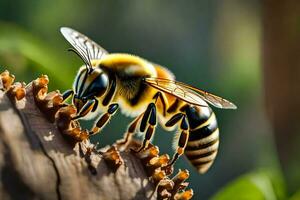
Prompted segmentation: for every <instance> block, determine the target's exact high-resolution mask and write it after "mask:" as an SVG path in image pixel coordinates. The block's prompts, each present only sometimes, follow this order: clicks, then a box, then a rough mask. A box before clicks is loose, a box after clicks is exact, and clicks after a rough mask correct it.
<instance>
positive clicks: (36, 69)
mask: <svg viewBox="0 0 300 200" xmlns="http://www.w3.org/2000/svg"><path fill="white" fill-rule="evenodd" d="M0 30H1V31H0V58H2V59H1V60H2V63H1V66H3V67H5V68H6V69H9V70H11V72H12V73H13V74H15V75H16V76H18V75H20V77H24V74H27V76H28V81H29V80H32V79H34V78H36V76H39V75H40V74H47V75H49V76H50V77H51V84H50V85H51V86H52V87H53V88H55V87H56V88H60V89H66V88H69V87H70V85H71V83H72V79H73V76H72V75H70V72H72V73H74V72H76V70H71V66H74V65H75V63H74V62H71V61H70V60H71V59H66V58H65V59H64V58H63V56H62V55H63V53H62V52H61V53H59V52H60V51H57V50H55V48H54V46H52V45H50V44H48V43H47V42H46V41H44V40H42V39H39V38H38V37H36V36H34V35H32V34H30V33H29V32H26V31H24V30H23V29H21V28H20V27H18V26H16V25H12V24H8V23H0ZM58 34H59V33H58ZM6 60H7V62H6V63H7V64H8V65H9V66H6V63H5V61H6ZM14 64H15V65H16V66H14ZM75 66H79V64H78V63H77V64H76V65H75ZM76 69H77V68H76ZM1 70H3V69H1ZM25 77H26V76H25Z"/></svg>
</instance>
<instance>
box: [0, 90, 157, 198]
mask: <svg viewBox="0 0 300 200" xmlns="http://www.w3.org/2000/svg"><path fill="white" fill-rule="evenodd" d="M26 91H27V94H26V97H25V98H23V99H22V100H20V101H17V103H16V106H14V105H13V103H11V101H10V100H9V99H8V98H7V96H6V95H5V94H4V92H3V91H0V195H1V196H0V199H73V200H76V199H116V200H117V199H118V200H119V199H122V200H126V199H156V193H155V192H154V191H155V186H154V184H153V183H152V182H150V181H149V178H148V177H147V174H146V172H145V170H144V167H143V165H142V164H141V160H140V159H139V158H137V157H136V156H135V155H134V154H133V153H131V152H129V151H123V152H121V153H120V154H121V157H122V159H123V160H124V163H123V164H122V165H121V166H120V167H119V168H118V169H117V170H113V169H112V168H111V167H110V166H109V165H107V164H106V163H107V162H105V161H104V160H103V159H102V157H101V156H100V155H97V154H93V155H92V157H91V159H92V164H93V166H95V168H96V171H97V174H96V175H93V173H92V172H91V170H89V168H88V164H87V162H86V161H85V159H83V158H82V157H80V156H79V155H80V154H79V150H78V149H79V148H78V145H76V146H75V148H74V149H73V147H72V146H71V145H70V144H69V143H68V142H67V141H66V140H65V139H64V138H63V137H62V134H61V133H60V132H59V131H58V129H57V128H56V125H55V124H54V123H50V122H49V121H48V120H47V119H46V118H45V116H44V114H42V113H41V112H40V110H39V109H38V108H37V107H36V105H35V102H34V99H33V96H32V87H31V86H28V87H27V88H26ZM16 107H17V109H16Z"/></svg>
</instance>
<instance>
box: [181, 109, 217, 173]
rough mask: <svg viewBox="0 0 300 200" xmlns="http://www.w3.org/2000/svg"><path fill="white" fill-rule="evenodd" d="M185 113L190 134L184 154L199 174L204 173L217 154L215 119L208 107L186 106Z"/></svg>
mask: <svg viewBox="0 0 300 200" xmlns="http://www.w3.org/2000/svg"><path fill="white" fill-rule="evenodd" d="M185 112H186V115H187V118H188V121H189V125H190V134H189V139H188V143H187V146H186V148H185V153H184V154H185V155H186V157H187V158H188V159H189V161H190V162H191V163H192V165H193V166H195V167H196V168H197V170H198V171H199V173H205V172H206V171H207V170H208V169H209V168H210V166H211V165H212V163H213V162H214V159H215V158H216V155H217V152H218V147H219V129H218V124H217V119H216V116H215V114H214V113H213V111H212V110H211V108H209V107H196V106H187V107H186V108H185Z"/></svg>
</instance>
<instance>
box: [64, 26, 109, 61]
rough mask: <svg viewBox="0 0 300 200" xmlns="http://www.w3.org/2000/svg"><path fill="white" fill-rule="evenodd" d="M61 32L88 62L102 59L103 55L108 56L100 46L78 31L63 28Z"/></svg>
mask: <svg viewBox="0 0 300 200" xmlns="http://www.w3.org/2000/svg"><path fill="white" fill-rule="evenodd" d="M60 32H61V33H62V35H63V36H64V37H65V38H66V40H67V41H68V42H69V43H70V44H71V45H72V46H73V47H74V48H75V50H76V51H77V52H78V53H79V54H80V55H81V56H83V57H84V59H85V60H86V61H90V60H93V59H101V57H102V56H103V55H105V54H108V52H107V51H106V50H105V49H103V48H102V47H101V46H100V45H98V44H97V43H96V42H94V41H93V40H91V39H90V38H88V37H87V36H85V35H83V34H82V33H79V32H78V31H75V30H73V29H71V28H68V27H62V28H60Z"/></svg>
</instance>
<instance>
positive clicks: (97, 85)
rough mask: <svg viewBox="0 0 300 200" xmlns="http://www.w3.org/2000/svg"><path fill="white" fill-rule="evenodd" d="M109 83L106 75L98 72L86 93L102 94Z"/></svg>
mask: <svg viewBox="0 0 300 200" xmlns="http://www.w3.org/2000/svg"><path fill="white" fill-rule="evenodd" d="M108 84H109V80H108V76H107V75H106V74H105V73H100V74H99V75H98V76H97V77H96V78H95V79H94V80H93V81H92V82H91V85H90V87H89V89H88V91H87V93H86V95H87V96H88V95H90V94H94V95H95V96H97V97H100V96H102V95H103V94H104V93H105V91H106V89H107V87H108Z"/></svg>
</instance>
